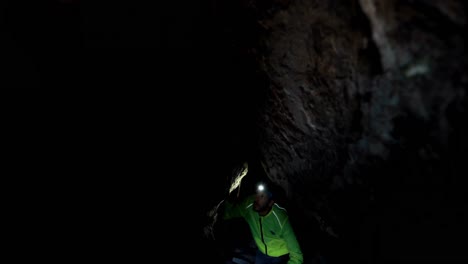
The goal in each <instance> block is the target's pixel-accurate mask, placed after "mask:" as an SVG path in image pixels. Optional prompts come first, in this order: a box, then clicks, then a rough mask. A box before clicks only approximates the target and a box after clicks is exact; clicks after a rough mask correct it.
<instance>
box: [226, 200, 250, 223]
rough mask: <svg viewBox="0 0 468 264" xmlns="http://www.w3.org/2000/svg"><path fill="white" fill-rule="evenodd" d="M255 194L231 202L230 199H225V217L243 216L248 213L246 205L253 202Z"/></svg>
mask: <svg viewBox="0 0 468 264" xmlns="http://www.w3.org/2000/svg"><path fill="white" fill-rule="evenodd" d="M253 199H254V196H248V197H247V198H245V199H244V200H241V201H239V202H236V203H234V202H231V201H229V200H225V201H224V212H223V219H224V220H228V219H231V218H237V217H243V216H244V214H245V213H246V207H247V205H248V204H250V203H252V202H253Z"/></svg>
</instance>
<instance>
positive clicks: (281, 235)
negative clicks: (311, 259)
mask: <svg viewBox="0 0 468 264" xmlns="http://www.w3.org/2000/svg"><path fill="white" fill-rule="evenodd" d="M254 199H255V195H252V196H249V197H247V198H246V199H245V200H244V201H242V202H240V203H238V204H236V205H234V204H232V203H230V202H228V201H225V207H224V215H223V218H224V219H226V220H227V219H230V218H235V217H243V218H244V219H245V220H246V221H247V223H248V224H249V227H250V231H251V232H252V236H253V239H254V240H255V243H256V244H257V247H258V249H259V250H260V251H261V252H262V253H264V254H266V255H268V256H273V257H279V256H281V255H285V254H289V261H288V264H301V263H303V261H304V257H303V255H302V251H301V248H300V246H299V243H298V241H297V239H296V235H295V234H294V231H293V228H292V226H291V223H290V222H289V218H288V214H287V212H286V210H285V209H284V208H282V207H280V206H279V205H278V204H276V203H275V204H274V205H273V208H272V209H271V211H270V212H269V213H268V214H267V215H265V216H260V215H259V214H258V213H257V212H255V211H254V210H253V201H254Z"/></svg>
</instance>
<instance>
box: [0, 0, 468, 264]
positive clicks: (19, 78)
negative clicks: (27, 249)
mask: <svg viewBox="0 0 468 264" xmlns="http://www.w3.org/2000/svg"><path fill="white" fill-rule="evenodd" d="M251 2H255V3H256V4H257V5H256V8H257V9H248V8H245V6H246V5H249V3H250V2H249V1H234V2H223V1H215V0H212V1H202V0H200V1H184V2H183V3H182V2H180V1H179V2H163V3H159V2H158V3H144V4H143V3H140V4H138V3H133V2H132V3H129V2H128V3H124V2H122V3H120V2H113V3H101V2H100V3H97V2H93V3H85V2H84V1H78V0H68V1H67V0H61V1H60V0H57V1H48V2H47V3H43V2H41V3H39V1H35V2H32V3H27V2H20V1H6V2H5V4H3V6H2V10H1V11H2V14H3V15H4V17H5V19H4V21H3V23H4V25H5V27H3V28H4V31H3V32H2V39H3V41H2V44H1V45H2V51H3V52H2V58H3V59H2V68H4V70H3V74H4V78H3V80H4V87H11V88H10V90H11V91H14V96H12V98H13V99H14V102H15V105H14V107H13V108H12V109H14V112H15V114H18V115H19V116H20V118H15V119H16V120H15V123H19V124H21V126H22V127H23V126H24V127H25V129H18V132H20V133H18V135H19V136H20V137H21V140H22V142H23V144H24V145H25V148H24V149H26V148H28V149H29V148H31V150H30V151H29V152H28V153H29V154H28V155H30V156H33V161H31V163H32V164H34V165H37V166H34V168H36V169H35V170H40V171H41V172H46V174H47V175H51V176H50V178H49V177H48V176H44V178H43V179H34V182H35V183H38V184H44V182H55V183H56V182H60V183H63V184H58V185H57V184H54V188H52V189H53V190H50V192H51V193H54V195H53V197H54V198H48V201H49V202H50V207H48V208H47V209H44V210H43V209H41V210H39V213H40V214H41V215H44V218H45V219H48V218H49V217H53V216H52V215H56V214H57V213H58V214H59V215H60V217H59V219H63V221H62V222H59V221H52V222H51V223H52V226H51V229H56V228H58V229H59V230H60V231H59V232H58V233H59V234H57V237H58V238H59V239H63V240H64V241H65V240H66V241H70V240H71V244H73V246H69V244H68V246H64V245H63V244H62V243H61V242H59V243H58V244H59V245H57V247H58V248H60V249H61V250H60V251H61V252H63V254H60V255H63V256H60V257H58V256H55V257H53V258H60V259H61V260H66V261H68V260H76V259H88V258H89V257H95V256H96V255H97V256H99V257H98V258H99V259H103V260H110V259H113V260H114V259H115V260H119V261H121V260H128V261H135V262H136V261H139V260H142V261H147V260H150V261H160V260H161V259H163V258H164V259H167V258H169V259H173V260H171V262H177V263H179V262H203V263H220V262H219V261H220V260H219V252H218V251H219V247H220V246H219V245H217V244H216V241H210V240H209V239H208V240H207V239H206V237H204V235H203V227H204V226H205V225H206V224H207V223H208V222H209V219H207V212H208V211H209V210H211V209H212V207H213V205H215V204H216V202H217V201H219V200H221V199H222V198H223V195H224V194H225V189H226V185H227V182H228V180H229V177H231V176H232V175H231V173H232V170H233V168H235V167H236V166H237V165H238V164H239V163H242V162H244V161H246V160H248V161H252V165H253V166H252V173H251V174H252V175H253V176H251V177H248V180H253V179H252V178H254V179H255V177H264V175H263V173H264V172H263V170H262V169H261V166H259V165H258V161H259V160H260V159H261V158H260V157H259V156H261V155H262V148H261V146H260V145H259V144H258V141H259V140H260V137H261V136H262V134H261V128H259V122H258V120H259V118H260V117H259V115H260V114H261V112H262V110H263V107H264V105H265V104H266V103H267V102H266V97H267V94H268V93H269V92H268V87H269V86H268V85H270V84H271V80H269V79H268V78H269V77H270V78H271V76H266V75H265V74H264V73H263V72H262V71H260V70H259V66H258V61H255V60H254V59H253V58H252V53H250V52H251V51H252V50H251V49H250V47H251V46H253V45H256V43H258V41H259V40H258V38H259V34H260V31H261V29H259V24H258V23H256V19H258V18H259V17H260V18H262V17H268V16H269V15H271V14H270V12H281V10H283V9H286V8H287V6H288V5H289V3H291V2H294V1H281V0H278V1H251ZM326 2H328V3H329V7H336V10H337V11H336V13H337V14H340V12H339V11H340V10H346V8H348V7H349V6H347V5H350V6H352V5H353V4H344V3H343V1H326ZM354 2H356V3H357V1H353V3H354ZM396 2H398V1H396ZM400 2H405V1H400ZM406 2H411V3H410V4H412V3H413V2H420V1H406ZM406 2H405V3H406ZM406 4H408V3H406ZM410 4H408V5H409V6H411V5H410ZM338 5H345V6H346V7H345V8H343V9H340V8H338ZM464 7H465V8H466V4H465V5H464ZM349 8H351V7H349ZM353 8H354V7H353ZM426 9H428V10H429V11H428V13H429V14H433V13H434V10H433V9H431V8H426ZM259 10H267V11H265V13H261V12H260V11H259ZM272 10H273V11H272ZM278 10H279V11H278ZM255 11H257V12H255ZM425 11H427V10H425ZM347 15H348V14H346V15H344V16H347ZM437 15H438V14H437ZM350 16H351V15H350ZM415 16H416V17H418V18H420V17H423V16H422V15H419V14H417V15H415ZM433 16H435V15H433ZM353 21H354V23H356V24H355V25H352V26H353V27H361V28H364V30H363V31H364V32H366V33H365V34H371V33H368V32H367V31H368V30H369V29H368V28H369V25H367V24H366V25H361V23H364V24H365V23H369V22H368V21H367V20H364V19H362V17H360V18H359V19H356V20H353ZM408 23H409V22H408ZM421 23H423V22H421ZM434 24H435V22H434ZM338 25H339V24H338ZM437 25H439V24H437ZM437 25H429V26H433V27H436V26H437ZM442 25H445V26H447V22H446V21H445V22H444V23H442ZM460 25H461V26H457V27H453V28H454V29H453V28H452V30H453V31H457V30H464V29H466V22H465V23H464V24H463V23H461V24H460ZM269 26H271V25H269ZM333 26H336V24H332V25H331V26H330V27H333ZM445 26H444V27H445ZM265 27H267V28H268V26H265ZM271 27H273V26H271ZM279 27H280V28H281V25H280V26H279ZM437 30H439V29H437ZM315 33H316V34H317V35H320V34H324V33H323V32H322V31H320V30H317V32H315ZM403 33H405V32H403ZM440 34H442V33H440ZM445 34H447V35H449V34H450V32H445ZM320 36H321V35H320ZM454 39H455V38H454ZM454 41H455V40H454ZM464 41H465V42H463V43H466V36H465V37H464ZM447 42H449V40H447ZM437 43H438V42H437ZM366 45H367V46H368V47H369V48H367V49H364V50H360V51H359V54H360V56H362V61H366V63H362V64H361V65H358V66H357V67H361V66H362V67H363V68H359V71H362V72H366V74H368V75H369V76H378V75H380V74H382V73H383V71H384V69H383V68H382V67H380V66H379V65H380V64H381V63H382V62H381V58H377V57H376V56H378V55H379V54H378V51H376V49H377V47H376V44H375V43H374V42H371V43H369V44H366ZM441 45H442V44H441ZM262 48H263V49H264V50H262ZM321 48H323V47H320V46H319V45H318V44H317V45H316V47H315V49H317V50H318V51H317V53H320V52H319V51H320V49H321ZM412 49H413V50H414V48H413V47H412ZM462 50H463V51H464V52H465V53H464V54H466V47H465V48H464V49H462ZM256 52H263V53H262V54H266V55H265V56H268V55H270V54H272V53H273V51H272V50H268V49H266V48H265V47H263V46H261V47H260V48H259V49H257V50H256ZM273 55H274V54H273ZM462 60H463V61H464V62H465V64H463V63H462V64H461V65H465V66H466V58H462ZM366 65H367V66H368V65H371V66H368V68H365V66H366ZM374 66H375V67H374ZM285 68H287V67H285ZM460 71H462V72H463V69H461V70H460ZM316 73H318V72H316ZM314 74H315V73H314ZM457 74H458V72H454V73H453V74H452V75H453V77H454V78H456V79H457V80H458V79H460V81H459V83H457V85H459V86H463V87H464V88H463V89H464V91H465V92H466V91H467V89H466V84H467V82H468V81H467V79H466V75H464V77H459V76H458V75H457ZM464 78H465V79H464ZM313 81H314V80H311V82H312V83H313ZM321 81H322V80H321V79H320V80H319V81H318V82H319V83H320V82H321ZM359 81H361V80H359ZM357 82H358V81H356V83H357ZM363 83H364V82H363ZM369 83H370V82H369ZM369 94H370V93H363V95H360V96H361V97H360V99H362V101H363V102H364V103H362V105H361V108H364V107H365V106H367V105H370V104H367V102H369V101H371V100H372V99H369V98H371V96H370V95H369ZM326 96H331V95H328V94H326V95H325V97H326ZM466 98H467V97H466V95H465V97H464V99H462V100H461V103H460V105H461V106H460V105H456V104H452V105H450V106H449V107H447V115H448V116H449V120H448V122H449V123H450V124H453V126H452V129H451V130H450V131H449V132H446V133H448V134H449V135H450V137H449V139H450V140H451V141H450V142H448V143H446V144H445V145H444V144H443V143H441V144H440V145H436V147H437V146H440V149H435V150H434V151H433V152H431V151H430V150H431V148H429V147H427V148H424V149H425V150H427V149H430V150H429V151H428V152H429V154H428V153H426V152H424V153H422V152H421V151H420V152H410V151H408V152H406V151H405V150H408V149H410V150H417V149H420V148H422V147H421V146H423V147H425V146H427V145H426V144H427V142H432V141H437V140H439V138H438V137H437V135H434V134H430V133H426V131H431V129H432V128H433V126H434V125H433V123H432V122H431V120H429V121H427V120H426V121H421V119H420V118H418V117H417V116H416V115H417V114H414V116H412V115H410V114H406V115H401V116H398V117H395V118H394V119H392V122H393V124H394V130H393V131H392V135H391V136H392V137H393V138H395V139H397V140H398V142H400V145H398V144H395V146H394V147H393V148H389V151H388V153H390V154H388V155H389V157H390V158H388V159H387V160H386V162H381V161H380V160H377V161H376V162H375V163H372V164H374V166H368V164H369V163H363V165H362V167H364V168H365V170H363V171H361V172H359V173H356V174H359V176H356V178H355V179H354V180H355V181H357V182H359V181H363V182H364V184H362V185H349V187H347V188H344V189H345V190H344V191H341V192H338V191H336V192H335V190H334V189H333V188H330V189H326V190H325V191H323V190H321V189H320V186H321V185H320V184H321V183H322V182H326V183H327V184H328V182H329V181H330V179H328V178H319V177H317V179H313V180H311V181H310V182H312V183H314V184H315V183H318V185H313V186H309V185H308V184H309V183H310V182H307V181H305V182H303V183H304V184H303V185H307V188H308V187H310V190H311V192H314V191H315V192H317V193H333V194H334V195H333V196H332V198H330V199H329V200H327V201H328V203H329V204H327V206H330V208H335V207H337V208H340V210H338V212H337V213H336V214H335V215H334V217H335V218H334V219H335V220H336V219H338V220H336V223H338V224H337V226H338V228H337V230H338V231H339V232H340V234H342V235H343V236H342V237H340V239H335V238H333V237H330V236H328V235H327V234H325V233H324V232H323V231H321V230H320V227H319V225H320V224H319V223H317V222H314V221H309V220H310V218H304V217H302V216H303V215H304V214H303V212H302V211H301V210H302V209H301V207H300V206H298V207H297V208H295V207H294V203H291V204H290V206H291V209H292V211H293V212H296V214H297V215H296V216H298V220H297V221H298V223H297V224H298V226H299V230H300V231H299V232H300V235H299V236H300V237H301V238H303V239H304V243H305V244H307V247H306V248H307V249H313V250H312V251H313V253H312V252H311V253H310V256H314V257H310V258H309V261H308V262H307V263H320V264H323V263H329V264H332V263H333V264H334V263H345V262H344V261H346V262H350V261H351V262H353V263H354V262H356V263H397V262H393V261H395V260H399V261H403V262H405V261H410V262H411V263H417V262H418V261H419V262H421V263H422V262H424V263H427V262H430V261H442V262H445V263H449V262H450V261H453V262H456V261H459V262H462V261H466V260H467V258H466V254H464V253H462V252H463V251H464V249H463V245H464V244H466V243H464V242H455V241H458V240H461V241H463V240H464V239H465V237H466V236H465V234H466V225H465V222H464V221H465V220H466V202H464V201H465V200H466V194H465V193H466V192H465V191H464V187H465V186H466V179H465V178H466V175H467V174H466V172H467V169H466V158H465V156H466V154H467V149H466V147H467V145H468V143H467V141H466V139H465V135H466V134H465V132H467V131H468V128H467V123H468V122H466V120H467V119H466V109H467V100H466ZM327 99H328V100H330V101H333V100H334V98H331V97H329V98H327ZM369 108H370V107H369ZM359 114H361V115H362V113H361V112H358V114H356V115H355V119H357V120H358V121H357V122H356V124H354V126H350V127H351V128H350V129H349V130H347V132H346V133H348V134H349V135H347V137H345V139H342V138H339V140H342V141H346V140H350V138H351V139H354V137H356V136H355V135H356V134H362V133H364V132H363V129H362V128H360V127H359V124H361V123H362V122H363V121H362V120H364V117H362V116H361V115H359ZM368 118H369V119H370V117H368ZM18 120H20V121H18ZM337 120H338V119H337ZM272 122H273V121H272ZM336 122H337V123H339V122H340V121H336ZM338 126H339V125H338ZM272 130H273V131H274V129H272ZM25 131H26V132H25ZM14 133H16V131H15V132H14ZM324 135H326V133H324ZM263 136H264V135H263ZM340 142H341V141H340ZM337 144H338V143H337ZM26 146H27V147H26ZM313 147H314V146H311V149H310V151H309V152H310V153H313V154H315V155H321V153H317V152H315V150H314V149H313ZM444 147H445V148H444ZM22 149H23V148H22ZM44 150H46V151H44ZM415 153H416V154H418V155H420V156H424V155H426V156H424V157H425V158H422V159H421V158H420V156H418V155H416V154H415ZM421 153H422V154H421ZM433 153H439V154H440V153H442V154H443V155H442V156H441V157H440V158H438V159H437V162H431V161H432V160H431V158H430V156H431V154H433ZM325 154H326V153H325ZM325 154H324V156H326V155H325ZM433 155H434V156H435V155H436V154H433ZM298 156H300V155H299V154H298ZM428 156H429V157H428ZM38 157H39V158H38ZM337 159H338V161H337V163H339V162H340V160H339V158H337ZM380 162H381V163H380ZM375 164H378V165H375ZM402 168H404V169H402ZM402 170H404V171H405V173H402ZM323 171H327V170H326V169H323ZM351 171H352V170H351ZM352 173H354V172H351V174H352ZM375 175H383V176H388V177H383V176H382V177H379V178H376V177H375ZM390 175H391V177H390ZM463 175H465V177H463ZM353 177H354V175H353ZM409 177H410V178H409ZM57 179H60V180H59V181H57ZM248 180H247V181H248ZM297 182H298V183H299V185H300V184H301V180H297ZM247 184H248V183H247ZM368 185H371V186H372V188H371V189H372V195H373V194H374V192H375V193H377V194H376V197H377V200H378V202H375V203H374V202H367V200H366V199H367V198H366V197H367V195H369V193H371V191H369V189H367V187H368ZM304 188H306V187H304ZM46 189H47V190H49V187H48V188H46ZM84 190H85V191H84ZM395 190H398V191H395ZM56 193H57V195H55V194H56ZM335 193H336V195H335ZM311 197H312V198H311ZM311 197H307V198H304V199H316V197H315V196H313V195H311ZM49 199H50V200H49ZM317 200H319V199H318V198H317ZM65 201H66V202H65ZM427 201H430V202H429V203H428V202H427ZM317 203H318V204H320V202H317ZM400 205H401V206H400ZM399 206H400V207H399ZM57 208H61V210H57ZM62 208H65V209H62ZM356 208H357V211H358V212H359V213H362V214H359V215H360V216H359V217H357V218H353V217H351V216H352V215H353V214H355V213H356V211H355V209H356ZM369 208H371V209H369ZM401 208H403V209H401ZM415 208H417V209H415ZM49 213H50V215H49ZM382 218H385V219H386V220H382ZM425 219H430V220H425ZM301 221H303V222H301ZM390 221H393V223H392V224H391V225H392V228H393V229H392V228H385V227H382V225H386V224H388V223H389V222H390ZM46 222H47V221H46ZM408 223H410V224H408ZM48 224H50V223H48ZM363 225H365V226H366V227H365V228H363ZM70 227H72V228H70ZM340 227H341V228H342V229H340ZM415 227H417V228H415ZM375 230H382V231H380V232H374V231H375ZM428 230H429V231H430V233H429V234H428V233H427V232H428ZM405 232H414V234H413V235H411V236H410V238H407V237H405V236H404V235H403V234H405ZM376 233H378V234H376ZM44 235H45V234H44ZM47 235H48V236H50V234H47ZM376 236H380V237H376ZM54 237H55V235H54ZM309 237H312V238H310V239H309ZM386 239H387V240H386ZM431 241H432V242H431ZM61 244H62V245H61ZM437 250H439V252H441V253H440V254H437V253H434V251H437ZM45 252H46V254H47V252H48V251H45ZM411 252H412V253H411ZM431 252H432V253H431ZM43 254H44V253H43ZM316 254H319V255H321V256H322V257H323V259H321V260H319V259H317V258H316ZM408 256H409V257H408ZM179 259H180V260H179ZM187 259H188V260H187ZM450 263H451V262H450Z"/></svg>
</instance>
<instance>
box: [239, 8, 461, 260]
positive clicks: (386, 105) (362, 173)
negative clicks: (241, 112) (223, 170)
mask: <svg viewBox="0 0 468 264" xmlns="http://www.w3.org/2000/svg"><path fill="white" fill-rule="evenodd" d="M466 10H467V9H466V3H464V2H463V1H436V2H435V1H396V0H386V1H375V0H361V1H305V0H295V1H248V2H244V5H243V11H242V12H244V15H245V14H249V16H244V17H247V19H250V20H248V22H246V23H247V24H248V26H244V27H243V28H242V29H244V30H245V31H246V32H248V30H252V31H255V32H256V33H257V34H258V35H257V36H258V38H252V40H251V42H249V43H248V44H247V45H245V47H243V46H241V47H240V49H241V50H244V51H245V53H247V54H248V55H246V57H247V58H250V59H251V60H252V61H255V64H256V65H257V66H258V72H257V79H258V80H261V81H260V82H259V85H258V86H257V87H255V89H259V90H260V91H261V93H262V94H263V95H264V97H263V99H262V100H260V101H258V103H257V108H256V110H257V112H256V113H257V114H256V115H255V118H256V121H255V122H254V123H255V125H256V126H255V131H256V133H257V139H258V141H257V142H256V143H257V144H258V152H259V154H258V155H259V159H260V161H261V163H262V165H263V166H264V168H265V172H266V174H267V175H268V177H269V178H270V179H271V180H273V181H274V182H276V183H278V184H279V185H281V186H282V187H283V189H284V190H285V192H286V195H287V197H288V199H289V201H290V202H291V203H290V207H292V209H293V210H292V211H293V212H295V213H297V215H294V216H293V217H297V218H299V219H300V220H298V223H297V225H298V226H299V227H298V228H299V230H300V231H299V233H300V235H299V236H300V238H301V239H303V243H304V247H305V251H306V252H307V253H311V252H315V250H318V251H319V252H321V253H319V254H323V255H326V258H327V259H328V261H330V262H333V260H336V261H338V262H337V263H343V262H340V261H341V260H346V261H347V262H348V261H352V262H353V261H354V260H356V261H357V260H359V261H361V262H365V263H381V262H383V261H393V260H428V259H446V260H447V259H461V258H463V256H462V255H463V250H462V249H461V247H460V246H458V245H457V244H456V243H455V242H454V240H456V238H458V237H460V238H461V233H462V232H460V231H462V230H463V231H466V228H465V227H463V226H462V224H461V222H460V221H461V220H462V219H466V218H465V217H466V210H465V209H466V206H465V205H464V204H463V203H462V202H461V199H462V198H463V197H464V194H463V189H462V187H461V186H462V185H463V183H466V180H465V177H466V176H465V175H467V174H466V172H467V169H466V168H465V165H464V164H465V162H466V161H467V159H466V158H465V156H466V154H467V141H466V139H465V138H463V135H464V134H466V133H467V132H468V131H467V118H466V111H467V106H468V105H467V102H468V101H467V84H468V74H467V71H466V68H467V67H466V66H467V62H468V60H467V58H468V57H467V50H466V44H467V43H466V41H467V37H466V32H468V31H467V21H466V19H467V18H466ZM252 28H254V29H252ZM249 45H250V46H249ZM314 226H320V228H321V231H323V232H322V233H323V234H325V235H323V237H321V236H315V237H314V236H313V235H312V234H315V233H313V232H312V231H311V230H314ZM307 253H306V254H307ZM310 255H313V254H310ZM310 255H309V256H310ZM310 259H311V258H309V260H310Z"/></svg>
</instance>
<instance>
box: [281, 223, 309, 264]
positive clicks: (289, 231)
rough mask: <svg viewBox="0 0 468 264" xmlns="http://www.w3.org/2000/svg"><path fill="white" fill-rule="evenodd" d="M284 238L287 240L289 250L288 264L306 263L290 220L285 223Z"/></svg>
mask: <svg viewBox="0 0 468 264" xmlns="http://www.w3.org/2000/svg"><path fill="white" fill-rule="evenodd" d="M283 238H284V239H285V240H286V244H287V246H288V250H289V261H288V264H302V263H303V262H304V256H303V254H302V250H301V247H300V245H299V242H298V241H297V238H296V234H295V233H294V230H293V228H292V226H291V223H290V222H289V219H288V220H287V221H286V222H285V225H284V227H283Z"/></svg>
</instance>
